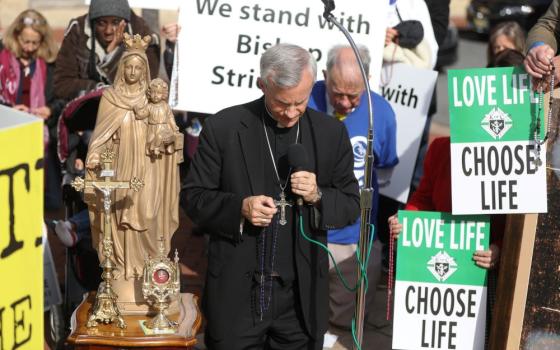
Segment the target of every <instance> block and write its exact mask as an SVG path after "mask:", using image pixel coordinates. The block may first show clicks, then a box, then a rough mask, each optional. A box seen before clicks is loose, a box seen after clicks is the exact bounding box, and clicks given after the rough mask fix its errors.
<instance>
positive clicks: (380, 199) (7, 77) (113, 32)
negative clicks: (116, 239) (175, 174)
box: [0, 0, 560, 349]
mask: <svg viewBox="0 0 560 350" xmlns="http://www.w3.org/2000/svg"><path fill="white" fill-rule="evenodd" d="M389 2H390V7H389V9H390V13H389V14H388V18H389V27H388V28H387V30H386V35H385V45H384V50H383V53H382V54H383V64H384V65H390V64H393V63H404V64H407V65H411V66H413V67H417V68H425V69H434V67H436V63H437V62H436V61H437V52H438V45H441V44H442V42H443V40H444V37H445V30H446V28H447V21H448V18H449V0H448V1H428V0H426V1H424V0H398V1H397V0H390V1H389ZM558 7H559V1H556V0H555V1H553V2H552V5H551V7H550V9H549V10H548V12H547V13H546V14H545V16H543V18H542V19H541V20H540V21H539V22H538V23H537V25H536V26H535V27H534V28H533V29H532V30H531V31H530V32H529V35H528V39H527V40H526V34H525V31H524V30H523V29H522V28H521V27H520V25H519V24H517V23H516V22H503V23H499V24H498V25H496V26H495V27H494V28H492V31H491V33H490V35H489V37H488V47H487V63H486V64H485V65H484V66H486V67H506V66H521V65H524V67H525V69H526V70H527V72H528V73H529V74H530V75H531V76H532V77H533V79H535V81H536V82H537V81H540V80H542V79H543V78H546V77H547V76H549V75H550V73H551V72H552V71H554V72H555V74H556V81H558V80H559V79H558V77H560V70H558V69H556V70H554V69H553V66H555V65H556V64H558V63H559V61H558V60H559V59H558V57H557V56H555V53H556V50H557V40H558V35H557V31H555V28H556V26H557V24H558V18H559V13H558V10H559V9H558ZM179 31H180V27H179V25H178V24H176V23H171V24H166V25H164V26H163V27H162V29H161V34H163V36H164V37H165V39H166V40H165V44H164V47H163V48H162V41H161V39H160V33H156V32H154V31H153V30H152V29H150V26H149V25H148V24H147V23H146V21H145V20H144V19H142V18H141V17H139V16H138V15H137V14H135V13H134V11H132V10H131V8H130V6H129V4H128V2H127V0H92V1H91V4H90V6H89V10H88V12H87V13H86V14H84V15H82V16H80V17H78V18H75V19H72V20H71V21H70V23H69V25H68V27H67V29H66V31H65V33H64V38H63V40H62V43H61V45H60V47H59V46H58V45H57V43H56V42H55V40H54V38H53V33H52V29H51V27H50V26H49V24H48V20H47V18H45V17H44V16H43V15H42V14H41V13H39V12H38V11H36V10H33V9H29V10H26V11H24V12H22V13H21V14H19V15H18V16H17V17H16V18H15V19H14V21H13V23H11V24H10V26H9V27H8V28H7V29H6V30H5V31H4V33H3V36H2V41H1V43H0V49H1V51H0V104H2V105H6V106H9V107H11V108H14V109H16V110H19V111H23V112H26V113H29V114H32V115H35V116H37V117H39V118H41V119H43V120H44V141H45V142H44V149H45V160H46V162H45V164H46V165H45V184H46V186H45V208H46V209H47V210H57V209H59V208H60V207H61V206H62V199H63V196H62V192H61V184H62V183H63V179H62V178H63V174H65V173H68V172H70V173H73V174H74V175H83V174H84V173H85V172H87V168H88V167H90V168H91V167H94V166H97V165H98V164H99V153H100V149H101V147H102V146H105V144H107V143H111V144H116V145H119V144H120V146H119V147H121V148H123V149H126V150H127V151H125V152H124V153H123V157H125V158H126V159H127V160H126V162H127V164H129V166H130V167H132V166H136V165H133V164H132V163H133V162H134V161H135V160H134V159H136V158H135V157H136V156H137V157H145V155H144V154H143V152H144V149H143V148H142V149H141V150H140V151H138V150H136V149H135V148H134V147H133V146H134V143H133V142H132V140H133V139H134V137H135V136H134V133H133V130H132V128H133V126H127V125H125V123H126V121H127V120H128V119H126V118H125V116H126V113H128V112H129V111H134V113H136V114H137V115H144V117H143V118H146V122H147V123H150V125H152V124H153V125H154V126H153V129H151V131H149V132H152V134H151V136H150V148H149V150H150V152H151V155H148V156H153V155H156V156H157V155H158V154H159V153H165V152H167V148H166V147H168V146H167V144H166V140H167V139H168V138H171V137H172V135H173V134H174V133H178V132H184V128H183V127H182V123H181V122H179V120H178V123H176V122H175V120H174V119H173V115H172V114H171V112H170V111H169V110H167V109H165V108H164V107H162V106H161V104H158V103H159V102H161V101H162V100H164V99H165V98H166V95H165V93H164V90H166V89H167V83H166V82H165V81H164V80H167V79H168V78H169V76H170V75H171V67H172V66H173V57H174V55H173V52H174V49H175V42H176V40H177V35H178V33H179ZM129 33H134V34H140V35H141V36H142V37H144V38H145V39H144V40H145V46H146V47H145V51H144V52H143V53H142V54H139V53H131V52H129V51H127V50H126V49H125V47H124V45H123V40H124V38H125V37H127V35H128V34H129ZM359 55H360V58H361V61H362V62H363V63H364V66H365V67H364V68H365V71H366V73H367V74H368V75H369V74H370V62H371V57H370V55H371V53H370V52H369V50H368V49H367V48H366V47H365V46H364V45H359ZM162 59H163V66H164V67H165V72H164V73H160V63H161V62H160V61H161V60H162ZM121 61H122V62H125V61H126V62H129V65H135V64H136V65H138V67H140V66H141V67H140V69H141V71H142V73H141V74H143V75H142V77H141V79H140V80H139V82H137V84H142V82H149V81H150V77H151V78H157V77H162V78H164V80H162V79H156V80H155V81H152V84H150V86H143V87H142V89H141V91H142V94H139V93H138V91H140V90H135V87H136V85H134V88H130V87H127V89H128V90H127V89H125V90H126V91H124V90H123V91H124V95H126V99H125V100H119V99H122V97H118V98H117V97H111V96H110V95H111V91H112V90H109V93H108V94H104V95H103V97H101V94H100V91H103V90H104V89H106V88H107V87H108V86H111V85H112V86H114V89H119V88H121V89H124V88H123V87H122V86H124V85H123V79H124V78H123V74H124V73H123V71H122V69H124V68H120V66H121V63H120V62H121ZM132 61H134V62H133V63H130V62H132ZM124 64H125V63H123V64H122V65H124ZM316 76H317V66H316V63H315V61H314V59H313V57H312V56H311V55H310V54H309V53H308V52H307V51H306V50H304V49H302V48H300V47H298V46H296V45H291V44H277V45H275V46H272V47H270V48H269V49H268V50H267V51H266V52H265V53H264V54H263V55H262V57H261V61H260V77H259V78H258V83H257V86H258V87H259V88H260V90H262V94H263V95H262V97H261V98H259V99H257V100H255V101H252V102H248V103H246V104H243V105H240V106H235V107H231V108H228V109H225V110H223V111H221V112H219V113H217V114H216V116H215V117H209V118H207V119H206V122H205V124H204V126H203V130H202V134H201V136H200V144H199V146H198V150H197V152H196V153H195V155H194V157H193V159H188V161H189V163H190V167H189V169H188V171H183V172H182V173H181V181H180V184H179V183H176V184H174V186H175V187H176V188H177V190H178V189H179V187H181V206H182V207H183V209H184V210H185V212H186V214H187V215H188V216H189V217H190V219H191V220H192V221H193V222H194V224H195V225H197V227H199V229H200V230H201V231H202V232H203V233H206V234H208V237H209V239H208V274H207V279H206V285H205V291H204V298H203V309H204V316H205V319H206V321H207V325H206V337H205V342H206V345H207V347H208V348H209V349H241V348H248V347H252V346H257V347H259V346H260V347H262V346H264V344H266V346H267V348H270V349H288V348H289V349H321V348H322V345H323V336H324V334H325V332H326V331H327V329H328V327H329V324H330V325H332V326H335V327H340V328H345V329H348V328H350V327H351V323H352V318H353V316H354V308H355V303H354V302H355V296H354V294H353V293H350V292H348V291H347V290H346V289H347V288H346V287H345V286H344V283H343V282H341V280H340V279H339V275H338V274H337V272H336V269H335V266H334V265H335V263H336V264H337V265H338V266H339V268H340V269H339V271H340V272H341V275H342V276H343V277H344V278H345V279H346V281H349V283H350V284H351V285H353V284H355V283H356V282H357V280H358V274H357V269H358V267H357V264H356V251H357V249H358V241H359V233H360V220H359V218H358V216H359V209H360V197H359V190H360V189H363V186H364V182H365V181H364V180H365V177H370V180H371V184H372V188H373V194H374V196H373V201H372V210H371V218H370V222H371V223H372V224H373V225H374V226H376V228H377V229H376V233H377V232H378V234H376V238H375V241H374V243H373V249H372V258H371V259H370V260H369V265H368V273H367V276H368V279H369V284H370V286H373V287H375V286H376V285H377V284H378V283H379V280H380V277H381V275H382V273H383V271H384V267H383V265H386V264H387V261H388V259H385V262H383V258H384V256H385V258H386V257H387V255H388V254H390V252H389V251H388V250H387V249H386V248H387V247H388V246H389V241H390V240H392V239H396V238H397V237H398V235H399V233H400V232H401V230H402V225H401V223H399V220H398V216H397V215H396V211H397V210H398V209H401V208H404V209H406V210H425V211H441V212H451V211H452V207H451V163H450V139H449V137H444V138H438V139H436V140H434V141H433V142H432V143H431V145H430V146H429V149H427V152H426V153H425V149H426V148H427V145H428V135H429V129H430V120H431V118H428V121H427V122H426V128H425V132H424V136H423V142H422V146H421V151H420V152H419V156H418V160H417V164H416V168H417V171H416V175H415V180H414V179H413V181H412V182H411V188H412V189H413V191H411V193H412V194H411V196H410V198H409V200H408V202H407V203H406V205H403V204H401V203H399V202H397V201H395V200H392V199H390V198H388V197H384V196H380V195H379V188H380V187H383V186H384V180H386V179H390V177H391V173H392V170H393V168H394V167H395V166H396V165H397V164H398V163H399V158H398V155H397V146H396V145H397V140H396V138H397V136H396V135H397V134H396V130H397V128H398V127H399V126H398V125H397V123H396V118H395V113H394V111H393V109H392V107H391V105H390V104H389V103H388V102H387V101H386V100H385V99H384V98H383V97H382V96H380V95H378V94H377V93H375V92H371V99H372V100H373V107H374V114H375V119H374V123H375V125H374V130H375V135H374V143H373V145H372V152H373V154H374V164H373V167H372V172H371V173H370V174H365V172H364V168H363V164H362V161H363V159H361V158H360V159H358V158H355V154H356V153H360V152H363V151H364V150H363V149H359V150H357V149H356V147H357V144H356V143H355V142H354V141H353V140H354V139H355V138H365V137H366V136H367V131H368V130H367V126H368V112H367V97H364V96H365V85H364V84H363V81H362V77H361V74H360V69H359V65H358V61H357V60H356V57H355V55H354V52H353V51H352V49H351V48H350V46H344V45H339V46H334V47H332V48H331V49H330V51H329V52H328V57H327V62H326V69H325V70H324V71H323V72H322V76H323V78H324V79H323V80H320V81H316ZM383 78H385V79H387V78H389V79H390V77H387V76H386V77H382V79H381V80H382V82H383ZM119 84H120V85H119ZM135 84H136V83H135ZM129 85H130V84H129ZM144 85H147V84H144ZM119 86H120V87H119ZM144 91H148V95H145V94H144ZM433 98H434V99H435V95H434V97H433ZM440 98H446V97H444V96H441V97H440ZM89 99H92V100H94V99H97V100H99V99H100V100H101V102H100V105H99V108H100V109H104V108H106V105H107V104H111V106H115V108H114V109H115V110H116V112H115V113H113V114H107V118H102V120H98V121H97V125H98V129H97V130H96V131H95V132H94V134H96V135H97V136H99V133H104V135H105V136H104V138H102V141H101V142H100V143H92V144H90V138H91V136H92V132H91V130H90V131H83V130H82V131H80V132H78V133H75V134H72V135H66V136H67V140H66V141H65V142H66V143H67V145H66V147H65V156H64V157H63V158H64V159H60V157H59V156H60V153H59V150H58V149H57V144H58V143H59V142H60V140H58V137H59V133H60V130H59V128H60V126H59V124H61V123H60V122H59V119H61V118H65V117H62V116H64V115H65V114H64V111H63V110H64V108H65V106H71V105H72V103H75V102H76V101H87V100H89ZM146 104H147V105H148V107H144V109H142V106H144V105H146ZM123 106H124V107H123ZM146 108H151V109H150V110H149V111H148V110H146ZM158 108H159V109H158ZM162 108H163V109H162ZM152 117H154V118H159V119H161V120H160V121H159V122H158V121H154V120H152V119H151V118H152ZM62 124H63V123H62ZM178 125H179V127H178ZM156 128H160V129H161V128H164V129H165V133H163V134H165V135H167V136H166V137H164V138H161V137H160V133H159V132H160V131H161V130H160V129H156ZM163 134H161V135H163ZM96 135H94V136H96ZM294 145H300V146H301V148H300V149H299V152H303V153H305V157H304V158H305V161H304V162H303V163H304V164H300V166H299V167H295V168H294V167H292V164H293V159H291V158H293V151H292V150H293V149H294ZM127 147H131V148H127ZM88 148H89V150H88ZM302 149H303V151H302ZM185 151H186V150H185ZM424 153H425V157H424ZM135 155H136V156H135ZM119 157H120V156H119ZM180 157H182V155H181V156H180ZM181 159H182V158H181ZM61 160H64V162H63V164H62V163H61ZM123 162H124V160H123ZM173 162H174V163H173V165H166V166H170V167H173V166H174V164H176V163H177V162H178V160H176V159H174V160H173ZM148 163H149V162H147V163H146V167H149V164H148ZM239 164H244V165H245V166H240V165H239ZM122 169H124V170H122ZM126 169H127V168H126V166H122V167H121V170H122V171H127V170H126ZM150 195H157V194H153V193H152V194H150ZM174 195H175V194H174ZM136 196H137V198H135V203H145V202H150V199H146V198H140V197H139V196H140V194H139V195H136ZM176 197H177V202H175V201H174V200H172V199H169V198H166V199H163V200H164V201H166V203H169V208H167V210H170V211H177V210H176V209H177V206H178V205H179V204H178V200H179V197H178V194H177V196H176ZM158 200H159V199H158ZM281 200H287V201H290V202H291V203H297V202H298V201H301V202H300V204H299V205H293V206H291V207H287V208H286V207H282V208H281V209H282V221H281V220H280V219H279V218H280V212H279V207H278V201H281ZM127 210H130V211H131V212H132V211H134V210H136V209H135V207H134V206H132V207H131V208H128V209H127ZM284 210H285V212H284ZM136 214H137V213H136ZM136 214H134V215H132V214H131V215H128V214H127V215H128V216H127V218H129V219H131V220H137V221H142V220H141V219H140V218H139V217H137V216H138V215H136ZM177 214H178V213H177ZM172 216H173V219H174V220H173V224H172V225H171V226H170V227H166V228H165V229H164V231H165V232H166V234H167V235H169V234H172V233H173V231H174V230H175V229H176V228H177V226H178V217H177V216H176V215H172ZM91 218H93V220H95V216H91ZM300 220H301V221H300ZM491 222H492V226H491V244H490V247H489V249H488V250H486V251H477V252H475V253H474V255H473V261H474V264H476V265H478V266H479V267H481V268H484V269H489V270H491V271H492V272H491V275H492V274H493V275H495V273H496V271H497V267H498V266H499V263H500V247H501V240H502V237H503V234H504V223H505V218H504V217H503V216H499V215H494V216H492V219H491ZM128 226H130V227H132V226H135V224H133V223H129V225H128ZM52 228H53V230H54V232H55V233H56V235H57V236H58V237H59V239H60V241H61V242H62V244H63V245H64V246H67V247H73V246H75V245H76V244H77V243H78V242H79V241H81V240H84V239H85V240H92V239H93V241H94V242H96V241H97V240H98V239H99V225H98V224H95V222H94V224H93V225H90V215H88V210H87V207H86V206H85V205H82V206H81V207H80V210H76V212H75V213H73V215H72V216H69V217H66V218H64V219H62V218H61V219H60V220H58V221H54V222H52ZM121 229H122V227H118V225H117V226H116V227H115V232H120V231H119V230H121ZM160 229H161V227H160ZM127 230H128V231H130V228H127ZM134 230H135V231H134V232H135V233H132V234H133V235H136V234H137V233H138V232H141V231H145V230H146V229H145V228H142V227H141V228H135V229H134ZM300 230H302V231H304V232H307V233H308V234H310V236H311V237H313V240H316V241H319V242H320V243H322V244H325V245H326V246H327V247H328V249H329V250H330V251H331V252H332V255H333V257H334V259H333V260H332V261H330V262H327V260H328V255H327V253H326V252H325V251H323V250H321V249H318V248H317V246H316V245H315V243H314V242H312V240H308V239H303V238H302V235H300ZM125 231H126V230H125ZM128 231H127V232H128ZM136 231H138V232H136ZM92 232H93V233H94V234H93V235H92ZM123 234H130V233H123ZM117 236H118V235H117ZM278 237H282V238H278ZM277 238H278V239H277ZM145 240H146V241H145V242H139V243H138V244H152V245H156V244H157V242H156V239H155V238H154V240H152V241H151V243H150V238H149V237H145ZM130 248H133V247H132V246H131V247H128V248H125V247H124V246H123V250H124V249H129V250H127V252H118V253H119V254H122V255H123V256H125V255H126V256H127V258H126V259H132V258H130V254H133V251H134V249H132V250H130ZM143 258H144V257H142V256H138V257H135V258H134V259H136V260H137V261H140V263H139V264H141V261H142V259H143ZM123 259H124V258H123ZM329 264H330V265H329ZM129 272H130V273H132V272H133V271H132V270H131V271H128V270H127V272H126V273H129ZM329 289H330V291H329V292H328V293H327V292H326V291H328V290H329ZM495 292H496V290H495V288H494V289H492V290H491V293H495ZM374 297H375V288H370V290H369V292H368V294H367V298H366V300H367V306H366V310H367V311H366V315H368V314H369V315H371V313H372V312H374V310H373V298H374ZM491 304H492V303H489V308H490V311H491V307H492V305H491ZM234 320H235V322H232V321H234Z"/></svg>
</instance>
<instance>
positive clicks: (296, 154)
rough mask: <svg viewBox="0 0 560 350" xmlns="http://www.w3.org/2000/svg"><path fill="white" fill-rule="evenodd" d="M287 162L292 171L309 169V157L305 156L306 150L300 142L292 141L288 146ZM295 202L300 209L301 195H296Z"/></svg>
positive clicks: (301, 204)
mask: <svg viewBox="0 0 560 350" xmlns="http://www.w3.org/2000/svg"><path fill="white" fill-rule="evenodd" d="M288 164H289V165H290V168H292V173H295V172H298V171H302V170H304V171H307V170H309V159H308V158H307V151H306V150H305V147H303V145H302V144H300V143H294V144H293V145H290V146H289V147H288ZM296 203H297V205H298V210H300V212H301V209H302V206H303V198H301V196H298V197H297V200H296Z"/></svg>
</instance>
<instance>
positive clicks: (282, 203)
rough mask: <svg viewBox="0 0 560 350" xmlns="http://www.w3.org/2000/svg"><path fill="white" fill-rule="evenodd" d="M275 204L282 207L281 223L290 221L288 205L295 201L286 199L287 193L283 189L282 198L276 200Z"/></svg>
mask: <svg viewBox="0 0 560 350" xmlns="http://www.w3.org/2000/svg"><path fill="white" fill-rule="evenodd" d="M274 205H275V206H277V207H279V208H280V221H279V222H280V225H282V226H284V225H286V223H287V222H288V221H287V220H286V207H291V206H292V205H293V203H292V202H290V201H287V200H286V194H285V193H284V191H282V192H280V200H279V201H277V200H274Z"/></svg>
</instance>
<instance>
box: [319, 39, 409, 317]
mask: <svg viewBox="0 0 560 350" xmlns="http://www.w3.org/2000/svg"><path fill="white" fill-rule="evenodd" d="M359 53H360V58H361V59H362V62H363V63H364V66H365V67H364V68H365V70H366V73H367V74H369V64H370V61H371V58H370V55H369V50H368V49H367V48H366V47H365V46H359ZM323 74H324V77H325V80H324V81H319V82H317V83H315V85H314V87H313V90H312V92H311V97H310V100H309V107H310V108H314V109H317V110H319V111H322V112H326V113H327V114H330V115H332V116H334V117H336V118H338V119H339V120H341V121H342V122H343V123H344V125H345V126H346V129H347V131H348V134H349V136H350V141H351V143H352V149H353V152H354V175H355V176H356V178H357V179H358V182H359V184H360V188H363V186H364V176H365V174H364V173H365V154H366V148H367V147H366V145H367V133H368V125H369V114H368V102H367V97H366V96H365V86H364V83H363V80H362V76H361V73H360V68H359V66H358V62H357V60H356V57H355V55H354V52H353V51H352V49H351V47H350V46H335V47H333V48H332V49H331V50H329V53H328V56H327V70H326V71H323ZM371 99H372V103H373V112H374V140H373V152H374V164H373V167H372V174H369V176H371V184H372V187H373V191H374V198H373V205H372V211H371V223H372V224H375V218H376V216H377V203H378V198H379V191H378V189H379V186H383V185H384V184H387V183H388V179H389V178H390V173H391V172H392V169H393V167H394V166H395V165H396V164H397V163H398V161H399V159H398V157H397V150H396V120H395V113H394V112H393V109H392V108H391V106H390V105H389V103H388V102H387V101H386V100H385V99H384V98H383V97H381V96H380V95H378V94H376V93H374V92H372V93H371ZM378 173H379V175H381V176H380V178H383V179H385V180H382V181H378V176H377V175H378ZM382 173H384V174H382ZM359 235H360V220H359V219H358V220H357V221H356V222H355V223H354V224H352V225H350V226H346V227H345V228H342V229H338V230H329V231H328V246H329V249H330V250H331V251H332V252H333V255H334V257H335V260H336V262H337V264H338V266H339V269H340V270H341V272H342V274H343V276H344V278H345V279H346V281H348V282H349V283H350V285H354V284H355V283H356V280H357V264H356V259H355V258H354V255H355V254H356V249H357V243H358V241H359ZM380 268H381V243H380V242H379V241H378V240H376V241H375V242H374V246H373V249H372V253H371V259H370V263H369V266H368V279H369V286H370V287H371V288H370V292H369V293H368V295H367V299H366V300H367V303H368V305H372V304H373V303H372V301H373V297H374V295H375V286H376V285H377V282H378V280H379V276H380ZM329 274H330V276H329V288H330V292H329V294H330V295H329V299H330V301H329V304H330V305H329V306H330V316H329V321H330V323H331V324H333V325H335V326H338V327H343V328H348V327H350V325H351V321H352V316H353V312H354V308H355V306H354V305H355V296H354V293H351V292H349V291H347V290H346V289H345V288H344V286H343V284H342V283H341V282H340V281H339V279H338V277H337V274H336V271H335V269H334V266H333V265H332V262H331V265H330V270H329Z"/></svg>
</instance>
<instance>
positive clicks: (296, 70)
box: [260, 43, 317, 88]
mask: <svg viewBox="0 0 560 350" xmlns="http://www.w3.org/2000/svg"><path fill="white" fill-rule="evenodd" d="M260 66H261V80H262V82H263V83H264V84H268V82H269V80H270V82H272V83H273V84H274V85H276V86H278V87H281V88H291V87H294V86H297V85H298V84H299V82H300V81H301V73H302V72H303V70H304V69H309V71H310V73H311V76H312V77H313V83H315V79H316V77H317V63H316V62H315V59H314V58H313V56H312V55H311V54H310V53H309V52H308V51H307V50H305V49H303V48H301V47H299V46H297V45H292V44H284V43H280V44H277V45H274V46H272V47H270V48H268V49H267V50H266V51H265V53H264V54H263V55H262V56H261V64H260Z"/></svg>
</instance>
